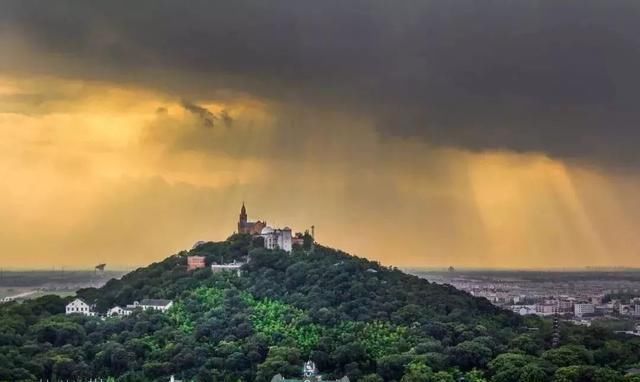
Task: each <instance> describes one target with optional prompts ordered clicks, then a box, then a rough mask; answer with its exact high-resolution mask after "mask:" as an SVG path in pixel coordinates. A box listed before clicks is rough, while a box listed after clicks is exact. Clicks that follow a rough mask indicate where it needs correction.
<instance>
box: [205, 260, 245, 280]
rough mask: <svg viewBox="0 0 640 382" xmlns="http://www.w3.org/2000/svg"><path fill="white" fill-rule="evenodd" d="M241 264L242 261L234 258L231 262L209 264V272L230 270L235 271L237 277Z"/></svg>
mask: <svg viewBox="0 0 640 382" xmlns="http://www.w3.org/2000/svg"><path fill="white" fill-rule="evenodd" d="M243 265H244V263H237V262H236V261H235V260H234V261H233V263H229V264H211V272H213V273H216V272H225V271H231V272H236V274H237V275H238V277H240V274H241V271H240V268H241V267H242V266H243Z"/></svg>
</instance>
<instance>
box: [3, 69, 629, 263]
mask: <svg viewBox="0 0 640 382" xmlns="http://www.w3.org/2000/svg"><path fill="white" fill-rule="evenodd" d="M189 105H190V104H188V102H187V101H184V100H183V99H181V98H179V97H176V96H175V95H174V94H172V93H170V92H164V91H163V90H159V89H157V88H152V87H145V86H143V85H131V84H128V83H126V82H116V81H99V80H95V81H89V80H82V79H75V78H70V77H69V76H55V75H51V74H47V75H41V74H25V73H22V74H18V73H12V74H10V73H6V74H5V75H2V76H0V179H2V186H1V187H0V266H1V267H3V268H8V267H22V268H24V267H35V268H48V267H53V266H56V267H60V266H64V267H67V268H82V267H90V266H92V265H95V264H98V263H102V262H106V263H108V264H109V266H111V267H131V266H139V265H144V264H147V263H149V262H152V261H156V260H159V259H162V258H164V257H166V256H168V255H169V254H171V253H174V252H176V251H178V250H181V249H185V248H190V247H191V245H192V244H193V243H194V242H195V241H197V240H221V239H224V238H225V237H227V236H228V235H229V234H231V233H232V232H233V230H234V228H235V224H236V221H237V214H238V212H239V208H240V204H241V203H242V201H243V200H244V201H245V202H246V204H247V209H248V213H249V217H250V219H266V220H267V221H268V222H269V223H270V224H273V225H276V226H284V225H289V226H291V227H293V228H294V230H304V229H306V228H308V227H310V226H311V225H315V226H316V233H317V239H318V241H319V242H321V243H323V244H326V245H329V246H333V247H337V248H340V249H343V250H346V251H348V252H351V253H353V254H356V255H359V256H365V257H368V258H371V259H376V260H380V261H381V262H382V263H384V264H389V265H391V264H392V265H397V266H448V265H453V266H456V267H518V268H527V267H536V268H548V267H583V266H640V257H639V256H638V255H639V253H638V249H639V246H640V236H639V235H637V233H636V227H637V225H638V221H639V218H640V202H639V201H638V198H637V194H638V191H640V177H639V176H638V175H637V174H636V173H633V172H628V171H625V172H619V171H612V170H610V169H608V168H606V167H601V166H597V165H593V164H589V165H586V164H584V162H580V161H566V160H561V159H556V158H551V157H549V156H547V155H545V154H542V153H535V152H531V151H527V152H516V151H510V150H506V149H505V150H467V149H463V148H449V147H446V146H436V145H431V144H430V143H429V141H428V140H423V139H412V138H411V137H401V136H387V135H384V133H381V132H380V130H379V129H376V128H375V122H374V121H372V120H370V119H369V118H367V116H366V115H364V116H363V114H357V113H345V112H341V111H335V110H330V109H323V108H321V107H307V106H301V105H292V104H286V103H282V102H278V101H275V100H273V99H269V98H267V97H261V96H259V95H250V94H244V93H239V92H231V91H229V92H223V93H220V94H219V95H218V96H209V97H207V98H199V99H198V102H197V105H195V104H193V105H192V106H196V107H200V108H202V109H206V110H208V113H209V114H207V115H202V114H198V113H197V112H194V111H193V109H190V106H189ZM190 110H191V111H190ZM207 118H209V119H210V120H211V122H212V123H213V126H207V122H206V119H207Z"/></svg>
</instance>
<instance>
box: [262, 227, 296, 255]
mask: <svg viewBox="0 0 640 382" xmlns="http://www.w3.org/2000/svg"><path fill="white" fill-rule="evenodd" d="M260 236H262V238H263V239H264V247H265V248H267V249H282V250H284V251H287V252H291V248H292V246H293V245H292V242H293V240H292V236H291V228H289V227H284V228H282V229H279V228H271V227H269V226H267V227H264V228H263V229H262V232H260Z"/></svg>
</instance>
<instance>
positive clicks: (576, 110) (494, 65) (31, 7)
mask: <svg viewBox="0 0 640 382" xmlns="http://www.w3.org/2000/svg"><path fill="white" fill-rule="evenodd" d="M639 16H640V5H639V4H638V3H637V2H635V1H624V0H615V1H607V2H602V1H595V0H594V1H583V2H556V1H527V2H505V1H486V2H477V1H456V2H448V1H407V2H401V3H397V2H388V1H351V2H347V3H345V2H341V1H323V2H306V1H294V0H287V1H280V0H276V1H270V2H268V3H264V2H257V1H234V2H232V3H228V2H224V3H223V2H215V1H214V2H211V1H191V2H189V3H188V4H185V3H183V2H180V1H162V2H157V1H137V2H135V4H131V2H125V1H110V2H103V3H98V4H95V3H91V4H89V3H86V2H82V1H60V2H55V3H54V2H45V3H44V4H43V3H42V2H40V1H29V0H19V1H6V2H3V3H2V5H0V23H1V25H2V28H0V41H1V42H2V44H3V46H5V47H8V46H10V47H14V52H16V54H15V56H14V57H6V55H3V56H5V57H3V58H2V60H1V61H0V65H2V66H0V67H3V68H4V69H5V70H14V71H20V70H25V68H28V70H38V71H41V72H47V71H49V70H55V71H56V73H57V74H60V73H63V72H66V74H67V75H70V76H71V75H73V76H79V77H82V78H85V79H101V80H111V81H119V82H135V83H137V84H138V85H143V86H149V87H155V88H159V89H164V90H167V91H170V92H173V93H176V94H178V95H179V96H181V97H184V98H186V99H194V100H197V99H202V98H205V99H206V98H211V97H212V96H214V95H216V96H220V94H219V93H220V92H221V91H222V92H225V91H232V92H240V93H245V94H251V95H252V96H254V97H258V98H264V99H269V100H277V101H280V102H285V103H288V102H293V101H295V102H297V103H298V104H301V105H303V106H304V107H307V108H314V109H319V110H341V111H343V112H348V113H351V114H353V115H363V116H367V117H371V118H372V119H374V122H375V125H376V127H377V128H378V129H379V131H381V132H383V133H384V134H388V135H391V136H408V137H422V138H424V139H425V141H426V142H428V143H430V144H435V145H444V146H456V147H463V148H470V149H474V150H483V149H507V150H516V151H536V152H543V153H547V154H549V155H552V156H556V157H559V158H564V159H567V158H570V159H577V160H581V161H590V162H594V163H599V164H605V165H614V166H621V167H622V166H624V167H626V166H630V165H634V166H635V165H638V164H640V162H639V159H638V156H637V155H636V153H635V148H636V146H637V145H638V143H639V141H640V139H639V138H640V136H639V134H640V133H638V132H637V125H638V122H640V108H638V107H637V98H638V96H637V95H638V94H637V93H638V89H640V75H639V74H638V71H637V68H638V67H639V66H640V23H637V20H638V18H639ZM17 47H19V49H18V48H17ZM18 52H22V54H18ZM36 56H37V57H40V59H39V60H34V59H33V57H36ZM52 68H53V69H52ZM204 121H205V123H208V122H206V121H208V119H206V118H205V119H204Z"/></svg>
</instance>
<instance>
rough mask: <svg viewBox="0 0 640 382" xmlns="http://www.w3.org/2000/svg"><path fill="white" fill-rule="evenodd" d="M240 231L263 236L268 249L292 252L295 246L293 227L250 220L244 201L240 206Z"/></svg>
mask: <svg viewBox="0 0 640 382" xmlns="http://www.w3.org/2000/svg"><path fill="white" fill-rule="evenodd" d="M238 233H244V234H249V235H253V236H261V237H262V238H263V239H264V247H265V248H267V249H282V250H284V251H287V252H291V249H292V247H293V241H294V240H293V236H292V234H291V228H289V227H284V228H273V227H269V226H268V225H267V222H266V221H260V220H258V221H255V222H250V221H248V218H247V208H246V207H245V206H244V203H242V208H240V219H239V220H238Z"/></svg>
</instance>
